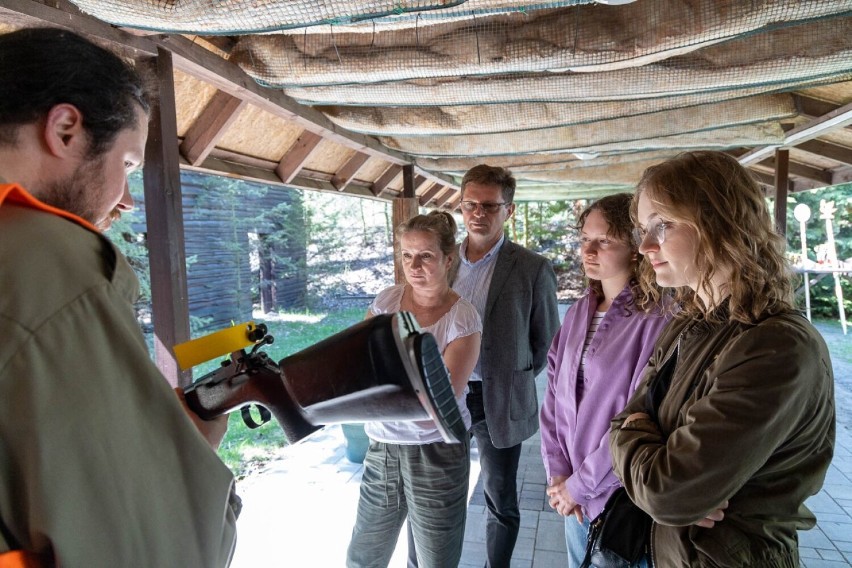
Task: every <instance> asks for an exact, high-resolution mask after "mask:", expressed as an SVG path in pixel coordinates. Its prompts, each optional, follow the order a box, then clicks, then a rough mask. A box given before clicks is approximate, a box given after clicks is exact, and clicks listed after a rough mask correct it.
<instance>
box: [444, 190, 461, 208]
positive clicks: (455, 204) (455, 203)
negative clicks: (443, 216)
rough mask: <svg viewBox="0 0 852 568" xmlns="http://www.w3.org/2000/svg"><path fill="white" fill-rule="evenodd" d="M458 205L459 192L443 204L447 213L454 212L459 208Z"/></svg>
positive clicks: (459, 201)
mask: <svg viewBox="0 0 852 568" xmlns="http://www.w3.org/2000/svg"><path fill="white" fill-rule="evenodd" d="M459 203H461V192H458V193H456V194H455V195H454V196H453V198H452V199H450V200H449V201H447V203H445V204H444V208H445V209H447V210H448V211H455V210H456V209H458V207H459Z"/></svg>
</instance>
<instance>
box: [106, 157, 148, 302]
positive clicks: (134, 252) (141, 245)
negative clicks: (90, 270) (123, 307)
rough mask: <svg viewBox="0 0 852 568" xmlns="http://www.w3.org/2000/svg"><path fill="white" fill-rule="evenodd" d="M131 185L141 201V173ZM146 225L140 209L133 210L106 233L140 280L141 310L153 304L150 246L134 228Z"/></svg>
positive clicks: (133, 178)
mask: <svg viewBox="0 0 852 568" xmlns="http://www.w3.org/2000/svg"><path fill="white" fill-rule="evenodd" d="M127 181H128V183H129V184H130V195H131V196H132V197H133V198H134V199H137V200H138V199H139V198H140V197H141V196H142V195H143V193H144V190H143V188H142V174H141V172H133V173H132V174H131V175H130V176H129V177H128V180H127ZM144 223H145V218H144V215H143V214H142V213H141V211H140V210H139V209H133V210H131V211H128V212H127V213H124V214H122V216H121V218H120V219H119V220H117V221H115V222H114V223H113V224H112V226H111V227H110V228H109V229H108V230H107V231H106V232H105V233H104V234H105V235H106V236H107V237H108V238H109V239H110V240H111V241H112V242H113V243H115V246H116V247H117V248H118V250H120V251H121V253H122V254H123V255H124V256H125V257H126V258H127V261H128V262H129V263H130V266H131V267H133V270H134V272H136V276H137V277H138V278H139V302H138V303H139V309H141V308H142V307H143V306H147V305H149V304H150V303H151V274H150V272H149V271H148V245H147V243H146V240H145V235H144V234H143V233H139V232H138V231H136V229H135V228H134V226H139V225H142V224H144Z"/></svg>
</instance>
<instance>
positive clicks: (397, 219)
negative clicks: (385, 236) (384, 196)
mask: <svg viewBox="0 0 852 568" xmlns="http://www.w3.org/2000/svg"><path fill="white" fill-rule="evenodd" d="M419 207H420V203H419V202H418V201H417V198H416V197H415V196H414V166H413V165H411V164H408V165H406V166H403V167H402V194H401V195H400V196H399V197H397V198H396V199H394V200H393V228H394V230H396V227H397V225H399V224H400V223H404V222H406V221H408V220H409V219H411V218H412V217H416V216H417V213H418V211H419ZM393 239H394V251H396V235H394V237H393ZM393 275H394V281H395V282H396V283H397V284H402V283H403V282H405V274H404V273H403V271H402V266H400V264H399V261H398V259H397V258H396V254H394V261H393Z"/></svg>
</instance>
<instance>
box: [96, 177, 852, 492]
mask: <svg viewBox="0 0 852 568" xmlns="http://www.w3.org/2000/svg"><path fill="white" fill-rule="evenodd" d="M130 182H131V193H132V194H133V195H134V198H136V199H138V200H139V199H141V198H142V194H143V189H142V181H141V176H138V175H136V176H133V177H131V180H130ZM205 186H206V188H207V190H208V191H209V192H210V199H211V200H214V201H215V202H216V203H217V204H218V206H221V207H224V208H228V207H233V205H234V204H235V202H236V201H238V200H240V199H244V196H245V195H252V196H253V197H258V196H263V195H264V193H265V192H266V191H267V190H268V188H266V187H265V186H263V185H259V184H253V183H249V182H243V181H239V180H231V179H227V178H222V177H217V176H209V177H208V179H206V180H205ZM288 191H292V192H294V195H293V197H294V199H293V201H292V202H294V203H300V204H301V215H303V223H302V224H301V226H294V224H292V223H290V224H287V223H278V222H276V221H277V219H278V218H283V217H284V216H286V215H287V214H289V213H291V211H289V210H288V208H289V207H290V206H289V205H288V206H284V205H282V206H279V207H273V208H271V209H263V210H259V211H257V213H256V214H257V218H255V219H247V218H245V217H239V216H234V217H233V219H232V220H231V221H230V222H231V223H232V226H231V227H230V229H231V230H230V231H225V233H226V234H232V235H234V238H233V241H232V242H222V243H220V244H221V246H223V247H225V248H228V249H230V250H231V251H232V252H233V254H236V255H247V256H251V255H253V254H256V252H257V251H256V250H252V249H253V247H251V246H250V247H246V246H245V245H244V244H242V243H245V235H243V238H238V236H239V235H240V232H241V231H245V230H246V227H250V226H252V225H257V224H258V223H263V224H266V225H272V226H274V227H275V230H274V231H272V232H271V233H270V234H269V235H267V239H268V242H270V243H274V242H276V241H287V242H293V240H294V239H295V240H297V241H298V240H303V243H304V250H305V253H306V254H305V256H304V257H303V258H300V259H292V258H282V257H276V258H274V262H275V263H276V264H277V265H278V267H279V269H280V270H283V271H286V270H288V269H289V270H299V271H300V272H301V273H303V274H304V275H305V277H306V280H307V282H306V294H305V296H304V301H303V302H301V304H302V305H300V306H297V307H295V308H292V307H291V308H290V309H288V310H286V311H276V312H270V313H264V312H263V311H262V310H260V282H261V279H260V278H259V277H258V278H256V279H253V281H252V282H251V283H249V285H250V286H252V296H251V297H252V298H253V304H254V312H253V313H254V320H255V321H256V322H258V323H260V322H263V323H265V324H266V325H267V326H268V328H269V332H270V334H271V335H273V336H274V338H275V342H274V343H273V344H272V345H269V346H267V348H266V349H265V350H266V351H267V353H268V355H269V356H270V357H271V358H272V359H273V360H275V361H278V360H280V359H282V358H283V357H286V356H288V355H290V354H292V353H295V352H298V351H300V350H302V349H304V348H306V347H309V346H311V345H313V344H314V343H317V342H318V341H321V340H322V339H325V338H326V337H329V336H330V335H333V334H334V333H336V332H338V331H341V330H343V329H345V328H347V327H349V326H351V325H353V324H354V323H357V322H358V321H360V320H361V319H363V318H364V316H365V314H366V310H367V307H368V306H369V303H370V301H371V300H372V298H373V297H374V296H375V294H377V293H378V292H379V291H380V290H382V289H383V288H386V287H387V286H390V285H391V284H392V283H393V245H392V242H393V241H392V219H391V204H390V203H389V202H387V201H379V200H371V199H365V198H357V197H350V196H346V195H340V194H330V193H323V192H313V191H312V192H303V191H300V190H288ZM824 202H828V203H833V204H834V207H835V211H834V218H833V219H832V222H831V230H832V235H831V237H833V241H834V245H835V249H836V254H837V258H838V259H839V261H840V262H846V263H848V267H849V269H850V273H852V184H844V185H841V186H834V187H830V188H825V189H821V190H813V191H808V192H800V193H795V194H791V195H790V196H789V197H788V204H787V205H788V206H787V212H788V215H787V217H788V218H787V228H788V229H787V235H788V238H787V241H788V254H789V255H790V257H791V259H792V260H793V262H794V263H796V264H801V250H802V249H801V236H800V224H799V221H798V220H796V219H795V217H794V215H793V211H794V208H795V207H796V205H798V204H802V203H803V204H806V205H808V207H809V208H810V210H811V218H810V220H809V221H808V222H807V224H806V236H805V241H806V245H807V248H808V251H807V254H808V260H809V262H808V265H809V266H810V267H812V269H820V268H823V267H825V266H826V263H827V262H828V261H829V255H828V254H827V253H828V250H827V243H828V240H829V236H828V232H827V223H826V221H825V220H824V219H821V218H820V211H821V207H820V205H821V203H824ZM588 204H589V201H587V200H576V201H560V202H556V201H554V202H520V203H518V207H517V210H516V213H515V215H514V217H513V218H512V219H510V221H509V222H508V223H507V234H508V236H509V238H510V239H512V240H513V241H515V242H517V243H519V244H522V245H523V246H525V247H526V248H529V249H530V250H533V251H535V252H538V253H540V254H542V255H543V256H545V257H546V258H548V259H549V260H550V261H551V263H552V265H553V268H554V270H555V271H556V273H557V278H558V298H559V301H560V302H566V303H570V302H572V301H573V300H574V299H575V298H577V297H579V296H580V295H581V294H582V292H583V290H584V287H585V283H584V280H583V274H582V268H581V263H580V259H579V250H578V247H577V245H576V236H577V233H576V229H575V224H576V219H577V215H578V214H579V213H580V212H581V211H582V210H583V209H584V208H585V207H586V206H587V205H588ZM771 209H772V208H771V206H770V210H771ZM424 212H425V210H424ZM189 214H192V211H187V210H184V215H185V216H186V215H189ZM291 218H292V217H291ZM457 221H458V224H459V227H460V228H461V233H460V235H459V241H461V239H463V238H464V228H463V224H462V223H461V217H460V215H459V216H458V218H457ZM220 222H221V221H220ZM140 228H141V229H140ZM107 234H108V236H109V237H110V238H111V239H112V240H113V242H115V243H116V244H117V246H118V247H119V248H120V249H121V250H122V252H124V254H125V255H126V256H127V257H128V259H129V260H130V263H131V265H132V266H133V267H134V269H135V270H136V272H137V275H138V276H139V280H140V286H141V296H140V300H139V302H138V304H137V313H138V314H140V324H141V325H142V326H143V329H144V330H146V331H147V335H148V337H147V339H148V340H149V345H151V344H152V340H151V337H150V321H146V318H150V313H151V312H150V297H151V295H150V278H149V275H148V255H147V248H146V246H145V237H144V215H143V214H142V213H141V212H140V211H138V210H134V211H132V212H130V213H129V214H126V215H124V216H123V217H122V219H121V220H120V221H119V222H117V223H115V224H114V225H113V227H112V228H111V229H110V231H109V232H108V233H107ZM193 262H194V259H193V258H191V257H190V258H188V259H187V270H188V271H191V270H192V266H193ZM252 266H253V269H258V272H259V267H257V262H256V260H255V261H254V262H253V263H252ZM225 269H227V268H225ZM850 273H847V274H846V275H845V276H839V277H838V278H837V280H835V278H834V277H833V275H831V274H820V275H817V276H819V278H818V279H817V278H814V275H813V274H812V275H811V276H812V278H811V286H810V299H811V311H812V315H813V317H814V319H815V320H821V321H831V320H833V321H834V322H837V321H838V319H839V318H840V309H839V306H838V301H837V298H836V292H837V290H836V283H837V282H839V284H840V287H841V291H842V296H843V298H844V301H843V304H844V310H845V314H846V316H847V317H852V277H850V275H849V274H850ZM798 279H799V284H800V285H802V284H803V280H802V277H801V275H798ZM223 280H224V279H223ZM800 290H801V287H800ZM227 293H229V291H228V290H222V294H223V295H224V294H227ZM797 298H798V299H799V300H800V303H801V305H802V307H803V308H804V295H803V294H799V295H798V297H797ZM235 317H236V318H238V317H239V316H238V315H235ZM238 321H239V320H238ZM207 324H208V322H207V321H205V318H203V317H199V316H197V315H195V314H192V313H190V325H191V330H192V337H198V336H200V335H204V334H206V333H209V332H210V330H209V329H206V327H207ZM846 343H847V344H846V345H845V349H848V351H849V352H850V355H852V341H849V342H846ZM218 363H219V362H218V361H210V362H207V363H205V364H202V365H199V366H197V367H196V368H194V369H193V373H194V376H195V377H196V378H197V377H200V376H202V375H203V374H204V373H207V372H209V371H211V370H213V369H215V368H216V367H217V366H218ZM285 446H286V439H285V438H284V436H283V433H282V432H281V431H280V429H279V428H278V427H277V425H276V424H274V421H273V423H271V424H267V425H265V426H263V427H261V428H258V429H255V430H251V429H248V428H247V427H246V426H245V425H244V424H243V423H242V420H241V418H240V417H239V413H233V415H232V416H231V419H230V421H229V429H228V434H227V436H226V438H225V440H224V441H223V443H222V446H221V447H220V451H219V454H220V456H221V457H222V459H223V460H224V461H225V462H226V463H227V464H228V465H229V466H230V467H231V469H232V470H233V471H234V472H235V474H236V475H237V477H238V478H243V477H245V476H247V475H251V474H252V473H254V472H256V471H258V470H259V469H260V468H262V467H263V466H264V465H265V464H266V463H268V462H269V461H270V460H272V459H275V457H276V456H277V455H279V453H280V452H281V450H282V449H283V448H284V447H285Z"/></svg>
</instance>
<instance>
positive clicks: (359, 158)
mask: <svg viewBox="0 0 852 568" xmlns="http://www.w3.org/2000/svg"><path fill="white" fill-rule="evenodd" d="M369 159H370V156H369V155H368V154H362V153H360V152H358V153H356V154H355V155H354V156H352V157H351V158H349V160H348V161H347V162H346V163H345V164H343V167H342V168H340V169H339V170H338V171H337V172H336V173H335V174H334V176H333V177H332V178H331V185H333V186H334V187H335V189H337V191H343V190H344V189H345V188H346V186H347V185H349V182H351V181H352V180H353V179H355V176H356V175H358V172H359V171H360V170H361V168H363V167H364V164H366V163H367V160H369Z"/></svg>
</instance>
